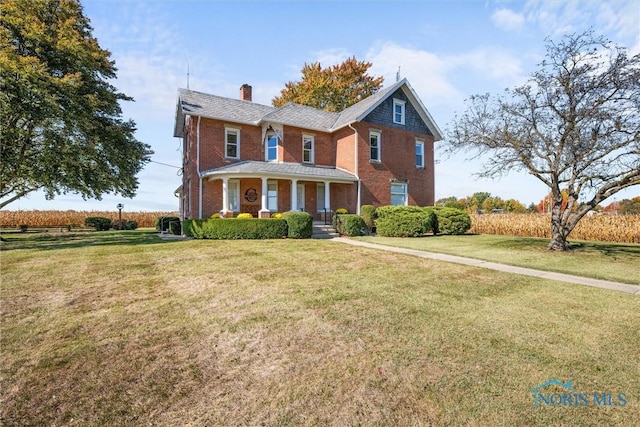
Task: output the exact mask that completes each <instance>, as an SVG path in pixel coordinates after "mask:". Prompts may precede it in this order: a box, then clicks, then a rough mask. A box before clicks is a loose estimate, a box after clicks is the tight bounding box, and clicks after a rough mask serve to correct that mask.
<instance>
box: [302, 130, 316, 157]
mask: <svg viewBox="0 0 640 427" xmlns="http://www.w3.org/2000/svg"><path fill="white" fill-rule="evenodd" d="M314 149H315V138H314V137H313V135H302V162H303V163H313V162H314V154H315V153H314V151H315V150H314Z"/></svg>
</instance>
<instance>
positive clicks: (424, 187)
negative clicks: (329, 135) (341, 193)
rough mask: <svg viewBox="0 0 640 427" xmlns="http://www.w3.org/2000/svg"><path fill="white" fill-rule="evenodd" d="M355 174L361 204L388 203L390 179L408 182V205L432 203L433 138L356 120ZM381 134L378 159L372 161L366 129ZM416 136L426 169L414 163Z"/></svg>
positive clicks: (389, 200) (378, 204)
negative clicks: (356, 173)
mask: <svg viewBox="0 0 640 427" xmlns="http://www.w3.org/2000/svg"><path fill="white" fill-rule="evenodd" d="M354 127H355V128H356V129H357V130H358V155H359V161H358V175H359V177H360V179H361V181H362V189H361V203H362V204H363V205H373V206H376V207H377V206H383V205H388V204H390V203H391V181H392V180H399V181H407V182H408V192H409V204H410V205H419V206H430V205H433V203H434V171H433V137H432V136H426V135H423V134H418V133H414V132H408V131H404V130H401V129H396V128H391V127H385V126H379V125H377V124H370V123H365V122H363V123H357V124H356V125H354ZM370 130H377V131H380V133H381V138H380V145H381V161H380V162H372V161H371V160H370V158H371V154H370V149H369V131H370ZM416 139H420V140H423V141H424V143H425V157H426V159H425V165H426V168H424V169H418V168H416V166H415V144H416Z"/></svg>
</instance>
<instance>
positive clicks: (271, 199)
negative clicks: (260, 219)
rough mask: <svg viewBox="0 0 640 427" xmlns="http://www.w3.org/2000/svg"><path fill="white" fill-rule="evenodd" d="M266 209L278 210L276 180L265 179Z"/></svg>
mask: <svg viewBox="0 0 640 427" xmlns="http://www.w3.org/2000/svg"><path fill="white" fill-rule="evenodd" d="M267 209H269V210H270V211H271V212H277V211H278V182H277V181H267Z"/></svg>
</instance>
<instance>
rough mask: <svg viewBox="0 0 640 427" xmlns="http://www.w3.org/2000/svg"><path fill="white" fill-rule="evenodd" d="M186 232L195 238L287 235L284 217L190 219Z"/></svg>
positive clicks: (263, 237)
mask: <svg viewBox="0 0 640 427" xmlns="http://www.w3.org/2000/svg"><path fill="white" fill-rule="evenodd" d="M183 227H184V234H185V235H187V236H189V237H193V238H195V239H228V240H238V239H281V238H283V237H286V236H287V221H285V220H284V219H271V218H269V219H260V218H252V219H188V220H185V221H184V224H183Z"/></svg>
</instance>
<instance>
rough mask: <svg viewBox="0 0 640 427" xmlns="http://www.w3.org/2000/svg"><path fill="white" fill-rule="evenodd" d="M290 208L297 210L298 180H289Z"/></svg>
mask: <svg viewBox="0 0 640 427" xmlns="http://www.w3.org/2000/svg"><path fill="white" fill-rule="evenodd" d="M291 210H292V211H297V210H298V180H297V179H292V180H291Z"/></svg>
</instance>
